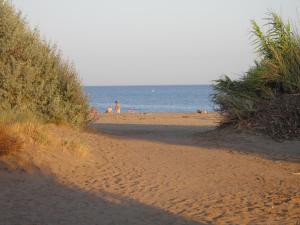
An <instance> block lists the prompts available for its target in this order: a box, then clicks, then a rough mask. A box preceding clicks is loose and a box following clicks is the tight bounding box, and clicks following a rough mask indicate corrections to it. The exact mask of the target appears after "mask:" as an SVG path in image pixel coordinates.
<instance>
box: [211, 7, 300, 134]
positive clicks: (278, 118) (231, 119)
mask: <svg viewBox="0 0 300 225" xmlns="http://www.w3.org/2000/svg"><path fill="white" fill-rule="evenodd" d="M252 28H253V30H252V33H253V36H254V37H255V39H254V44H255V46H256V52H257V53H258V56H259V59H258V60H257V61H256V62H255V65H254V66H253V67H252V68H250V69H249V71H248V72H246V73H245V74H244V75H243V76H242V77H241V78H239V79H238V80H232V79H230V78H229V77H228V76H225V77H224V78H221V79H219V80H217V81H216V82H215V85H214V89H215V94H214V95H213V100H214V102H215V103H216V104H217V106H218V110H219V111H220V112H222V113H223V114H224V120H223V121H222V125H226V124H231V125H235V126H238V127H245V126H246V127H250V128H254V129H257V130H260V131H263V132H265V133H267V134H268V135H270V136H272V137H274V138H278V139H285V138H293V137H299V136H300V36H299V34H298V33H297V31H296V30H293V29H292V26H291V24H290V22H287V23H285V22H284V21H283V20H282V18H281V17H280V16H279V15H277V14H276V13H269V14H268V18H267V23H266V30H264V31H263V30H262V29H261V28H260V27H259V26H258V24H257V23H256V22H255V21H252Z"/></svg>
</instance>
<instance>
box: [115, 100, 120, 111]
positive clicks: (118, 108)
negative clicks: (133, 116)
mask: <svg viewBox="0 0 300 225" xmlns="http://www.w3.org/2000/svg"><path fill="white" fill-rule="evenodd" d="M115 104H116V105H115V110H116V113H121V105H120V103H119V101H115Z"/></svg>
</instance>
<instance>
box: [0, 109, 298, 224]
mask: <svg viewBox="0 0 300 225" xmlns="http://www.w3.org/2000/svg"><path fill="white" fill-rule="evenodd" d="M141 118H142V119H141ZM215 122H216V119H215V117H214V116H211V115H209V116H202V115H194V114H193V115H182V114H160V115H157V114H150V115H149V114H148V115H146V114H145V115H144V114H141V115H140V114H139V115H131V114H126V115H120V116H119V117H116V116H115V115H105V116H103V118H102V119H101V122H98V123H97V124H95V125H94V127H95V128H96V129H97V130H98V131H100V132H101V133H100V134H99V133H96V134H84V138H85V139H86V140H87V141H88V142H89V143H90V144H91V148H92V150H93V157H92V158H88V159H87V160H85V161H83V160H78V161H74V160H72V161H71V160H70V161H68V160H58V159H56V164H55V166H54V165H52V167H51V168H49V170H51V173H52V176H49V175H45V174H44V173H42V172H39V173H37V174H34V175H32V174H31V175H30V174H29V175H28V174H27V173H26V172H22V171H20V172H19V173H18V174H17V175H14V176H12V175H11V173H10V172H2V179H1V183H0V208H1V209H3V210H2V214H1V216H0V224H7V225H9V224H24V225H25V224H28V225H29V224H49V225H50V224H105V225H106V224H118V225H135V224H136V225H152V224H170V225H171V224H192V225H201V224H293V225H294V224H296V222H297V221H298V220H299V219H300V176H296V175H293V174H292V172H296V171H298V170H299V171H300V164H299V163H298V162H291V161H297V159H298V157H299V154H300V153H299V152H298V153H297V150H299V146H300V145H299V142H286V143H275V142H273V141H271V140H268V139H265V138H262V137H250V136H249V135H246V137H245V136H244V135H243V134H230V139H229V141H224V136H225V137H226V133H224V132H221V133H218V132H217V133H207V131H210V130H212V128H213V127H214V126H215ZM199 125H201V127H198V126H199ZM221 134H222V136H219V135H221ZM249 145H251V146H249ZM270 145H271V146H270ZM282 148H286V149H285V150H286V153H282ZM272 149H273V155H272V158H276V157H277V160H270V159H267V158H263V157H260V156H258V155H259V154H260V153H261V154H263V155H266V154H267V153H269V152H270V151H271V150H272ZM280 149H281V151H280ZM243 150H244V151H243ZM279 159H280V160H279ZM49 160H51V159H49ZM1 171H3V170H1ZM15 173H16V172H15ZM52 177H55V178H52ZM9 199H10V200H9Z"/></svg>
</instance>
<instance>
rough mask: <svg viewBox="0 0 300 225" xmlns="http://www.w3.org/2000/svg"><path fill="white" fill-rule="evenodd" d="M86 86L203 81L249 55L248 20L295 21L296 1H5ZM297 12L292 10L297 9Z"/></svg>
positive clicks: (241, 65) (235, 67) (237, 68)
mask: <svg viewBox="0 0 300 225" xmlns="http://www.w3.org/2000/svg"><path fill="white" fill-rule="evenodd" d="M12 2H13V3H14V5H15V6H16V7H17V8H18V9H20V10H21V11H22V12H23V14H24V15H26V17H27V20H28V21H29V23H30V25H31V26H37V27H38V28H39V30H40V31H41V34H42V35H43V37H45V38H46V39H47V40H51V41H52V42H55V43H56V44H57V45H58V47H59V49H61V51H62V53H63V55H64V56H65V57H67V58H68V59H70V60H71V61H72V62H74V64H75V66H76V68H77V70H78V72H79V74H80V78H81V80H82V82H83V84H85V85H153V84H154V85H156V84H159V85H161V84H208V83H211V81H212V80H215V79H217V78H218V77H220V76H221V75H222V74H228V75H230V76H231V77H233V78H236V77H237V76H238V75H240V74H242V73H243V72H245V71H246V70H247V69H248V68H249V66H250V65H252V63H253V59H254V57H255V54H254V50H253V46H252V45H251V38H250V30H251V24H250V20H252V19H256V20H257V21H258V22H259V23H260V24H262V23H263V21H262V20H261V19H262V18H264V17H265V16H266V12H268V10H269V11H270V10H271V11H275V12H278V13H280V14H281V15H282V16H283V18H284V19H288V18H290V19H292V20H293V21H294V22H298V24H300V22H299V17H300V16H299V15H300V13H299V12H300V1H299V0H147V1H146V0H12ZM298 11H299V12H298Z"/></svg>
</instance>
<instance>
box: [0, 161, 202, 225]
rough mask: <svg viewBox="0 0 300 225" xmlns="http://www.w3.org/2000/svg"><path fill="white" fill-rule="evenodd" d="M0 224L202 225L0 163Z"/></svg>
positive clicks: (123, 199)
mask: <svg viewBox="0 0 300 225" xmlns="http://www.w3.org/2000/svg"><path fill="white" fill-rule="evenodd" d="M0 178H1V179H0V209H1V210H0V224H1V225H2V224H3V225H54V224H55V225H143V224H145V225H146V224H147V225H156V224H157V225H158V224H161V225H168V224H169V225H205V223H198V222H194V221H192V220H189V219H185V218H183V217H180V216H177V215H173V214H171V213H169V212H167V211H164V210H161V209H158V208H155V207H152V206H148V205H145V204H142V203H139V202H137V201H135V200H132V199H129V198H126V197H122V196H118V195H114V194H111V193H105V192H101V193H100V194H97V195H96V194H94V193H93V192H92V191H91V192H88V191H83V190H81V189H79V188H77V187H69V186H67V185H63V184H60V183H59V182H58V181H57V180H56V179H55V178H54V177H53V176H51V175H46V174H43V173H42V172H40V171H39V170H38V169H35V170H34V172H32V173H28V172H25V171H23V170H14V171H10V170H9V169H7V168H6V166H5V165H4V164H3V163H1V164H0Z"/></svg>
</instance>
